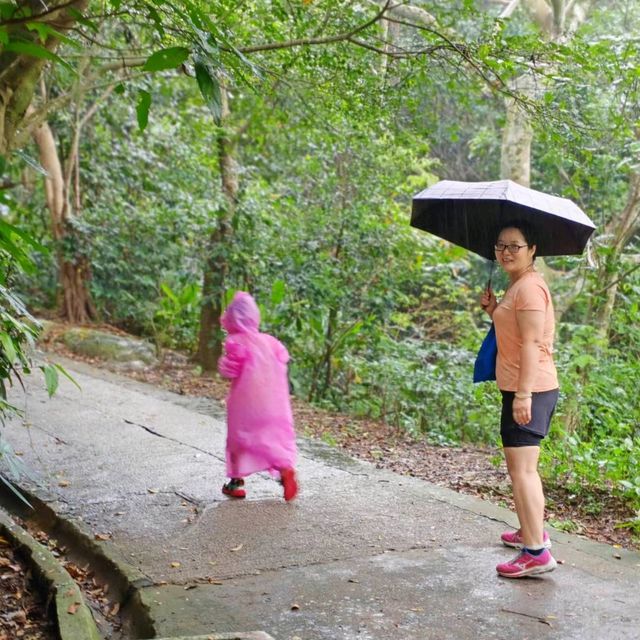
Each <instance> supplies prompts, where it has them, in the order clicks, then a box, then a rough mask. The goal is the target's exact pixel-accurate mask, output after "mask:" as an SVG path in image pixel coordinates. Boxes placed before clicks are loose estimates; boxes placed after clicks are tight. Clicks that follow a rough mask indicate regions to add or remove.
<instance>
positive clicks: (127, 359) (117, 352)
mask: <svg viewBox="0 0 640 640" xmlns="http://www.w3.org/2000/svg"><path fill="white" fill-rule="evenodd" d="M59 339H60V340H61V341H62V342H63V343H64V344H65V346H67V347H68V348H69V349H70V350H71V351H73V352H74V353H77V354H78V355H83V356H88V357H90V358H100V359H101V360H107V361H109V362H112V363H114V364H116V365H117V366H118V367H119V368H124V369H135V370H140V369H144V368H145V367H148V366H150V365H152V364H155V363H156V362H157V359H156V355H155V349H154V347H153V345H152V344H150V343H149V342H147V341H146V340H141V339H139V338H134V337H131V336H127V337H123V336H118V335H115V334H113V333H107V332H105V331H98V330H97V329H88V328H85V327H74V328H71V329H68V330H66V331H65V332H64V333H63V334H62V335H61V336H60V338H59Z"/></svg>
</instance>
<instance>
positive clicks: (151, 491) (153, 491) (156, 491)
mask: <svg viewBox="0 0 640 640" xmlns="http://www.w3.org/2000/svg"><path fill="white" fill-rule="evenodd" d="M147 491H148V492H149V493H158V491H160V489H147Z"/></svg>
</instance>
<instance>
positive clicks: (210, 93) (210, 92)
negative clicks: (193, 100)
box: [195, 61, 222, 122]
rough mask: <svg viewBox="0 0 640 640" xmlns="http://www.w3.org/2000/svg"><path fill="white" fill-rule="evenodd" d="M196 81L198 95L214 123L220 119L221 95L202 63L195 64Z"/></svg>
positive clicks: (216, 81) (215, 82)
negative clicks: (198, 89) (208, 110)
mask: <svg viewBox="0 0 640 640" xmlns="http://www.w3.org/2000/svg"><path fill="white" fill-rule="evenodd" d="M195 71H196V80H197V81H198V86H199V87H200V93H201V94H202V97H203V98H204V101H205V102H206V103H207V106H208V107H209V109H210V110H211V113H212V114H213V117H214V119H215V120H216V122H220V119H221V118H222V94H221V93H220V83H219V82H218V80H217V79H216V78H215V77H214V76H213V75H212V74H211V73H210V71H209V68H208V67H207V65H206V64H204V63H203V62H200V61H198V62H196V64H195Z"/></svg>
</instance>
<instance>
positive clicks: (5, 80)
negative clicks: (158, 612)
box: [0, 0, 88, 156]
mask: <svg viewBox="0 0 640 640" xmlns="http://www.w3.org/2000/svg"><path fill="white" fill-rule="evenodd" d="M16 4H17V5H18V7H19V8H24V9H26V10H30V11H31V15H32V16H33V22H41V23H53V24H54V28H55V29H56V31H58V32H60V33H64V32H65V31H68V30H69V29H70V28H71V27H72V26H73V25H74V23H75V20H76V19H75V17H74V16H73V15H71V14H70V13H69V10H72V11H83V10H84V9H85V8H86V7H87V5H88V0H72V1H71V2H68V1H67V0H53V1H52V2H49V3H47V4H46V5H45V3H44V2H40V1H36V0H30V1H25V0H18V1H17V3H16ZM58 5H64V8H61V9H59V10H56V9H55V7H56V6H58ZM43 10H47V14H46V16H44V17H42V18H40V19H38V16H39V14H41V13H42V11H43ZM6 28H7V35H8V37H9V39H10V40H11V39H14V38H18V39H20V40H26V41H27V42H29V41H33V42H36V41H37V39H38V32H37V31H36V30H33V31H29V30H26V29H25V28H24V27H23V26H22V25H21V24H12V23H7V24H6ZM58 44H59V43H58V39H57V38H53V37H49V38H47V40H46V41H45V43H44V44H43V45H42V46H44V47H45V48H46V49H48V50H49V51H55V49H56V48H57V47H58ZM48 62H49V61H48V60H46V59H44V58H37V57H34V56H29V55H26V54H17V53H14V52H12V51H6V50H5V51H2V52H1V53H0V156H4V155H7V154H8V153H10V152H11V151H12V150H13V148H14V143H15V137H16V134H17V133H18V131H19V130H20V128H21V125H22V122H23V120H24V117H25V114H26V112H27V109H28V108H29V105H30V104H31V101H32V99H33V95H34V93H35V90H36V87H37V85H38V80H39V79H40V75H41V73H42V69H43V68H44V66H45V65H46V64H47V63H48Z"/></svg>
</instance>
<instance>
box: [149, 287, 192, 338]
mask: <svg viewBox="0 0 640 640" xmlns="http://www.w3.org/2000/svg"><path fill="white" fill-rule="evenodd" d="M160 290H161V293H162V295H161V297H160V301H159V303H157V304H154V309H155V312H154V315H153V321H152V327H153V334H154V338H155V341H156V345H158V347H159V348H160V347H169V348H172V349H185V350H187V351H193V350H194V349H195V346H196V342H195V338H196V335H197V330H198V321H199V312H200V304H201V299H200V298H201V287H200V285H199V283H195V282H189V283H187V284H185V285H183V286H182V288H181V289H179V290H178V291H174V290H173V289H171V287H170V286H169V285H168V284H167V283H166V282H163V283H161V284H160Z"/></svg>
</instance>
